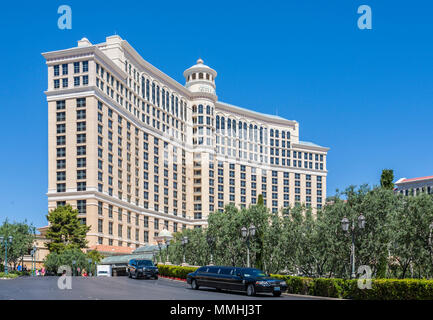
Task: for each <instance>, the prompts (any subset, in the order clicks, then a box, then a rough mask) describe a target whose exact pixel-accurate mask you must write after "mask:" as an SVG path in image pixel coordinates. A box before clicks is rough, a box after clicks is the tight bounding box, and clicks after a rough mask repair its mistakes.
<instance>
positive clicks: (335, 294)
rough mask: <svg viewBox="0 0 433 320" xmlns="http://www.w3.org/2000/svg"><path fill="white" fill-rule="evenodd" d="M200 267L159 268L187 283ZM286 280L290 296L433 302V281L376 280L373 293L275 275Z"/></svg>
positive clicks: (335, 282) (346, 283)
mask: <svg viewBox="0 0 433 320" xmlns="http://www.w3.org/2000/svg"><path fill="white" fill-rule="evenodd" d="M196 269H197V267H182V266H171V265H161V264H159V265H158V270H159V274H160V275H162V276H167V277H174V278H181V279H186V276H187V274H188V273H190V272H194V271H195V270H196ZM271 276H272V277H274V278H278V279H281V280H285V281H286V283H287V287H288V290H287V293H292V294H302V295H312V296H321V297H330V298H343V299H357V300H431V299H433V280H419V279H373V280H372V284H371V289H360V288H359V287H358V280H347V279H329V278H308V277H296V276H288V275H279V274H271Z"/></svg>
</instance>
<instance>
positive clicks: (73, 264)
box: [72, 260, 77, 276]
mask: <svg viewBox="0 0 433 320" xmlns="http://www.w3.org/2000/svg"><path fill="white" fill-rule="evenodd" d="M76 263H77V261H75V260H72V270H74V272H73V275H74V276H75V264H76Z"/></svg>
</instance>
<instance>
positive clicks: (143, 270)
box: [128, 259, 158, 279]
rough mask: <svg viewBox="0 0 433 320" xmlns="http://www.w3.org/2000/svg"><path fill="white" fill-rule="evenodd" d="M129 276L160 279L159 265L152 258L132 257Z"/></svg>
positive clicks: (129, 264)
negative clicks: (140, 258) (139, 258)
mask: <svg viewBox="0 0 433 320" xmlns="http://www.w3.org/2000/svg"><path fill="white" fill-rule="evenodd" d="M128 277H129V278H135V279H137V278H155V279H158V267H156V266H155V265H154V264H153V262H152V260H137V259H131V260H129V263H128Z"/></svg>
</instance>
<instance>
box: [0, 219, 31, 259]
mask: <svg viewBox="0 0 433 320" xmlns="http://www.w3.org/2000/svg"><path fill="white" fill-rule="evenodd" d="M34 234H35V227H34V226H33V225H31V224H30V225H29V224H27V221H24V222H13V223H10V222H9V221H8V220H7V219H6V220H5V221H4V222H3V224H2V225H1V226H0V236H3V237H4V238H7V237H9V236H12V243H8V248H7V249H8V264H9V263H11V264H13V265H14V266H15V265H16V264H18V263H19V260H20V259H21V258H22V257H23V256H24V255H26V254H28V251H29V250H30V248H31V247H32V244H33V240H34ZM0 252H1V254H0V262H1V263H2V264H3V263H4V262H3V261H4V258H5V257H4V252H5V245H4V243H0Z"/></svg>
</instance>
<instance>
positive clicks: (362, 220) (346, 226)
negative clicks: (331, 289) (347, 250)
mask: <svg viewBox="0 0 433 320" xmlns="http://www.w3.org/2000/svg"><path fill="white" fill-rule="evenodd" d="M349 225H350V221H349V219H347V218H346V217H344V218H343V219H342V220H341V228H342V229H343V231H344V232H348V231H349ZM358 228H359V229H364V228H365V217H364V216H363V215H362V214H360V215H359V217H358ZM351 232H352V248H351V255H350V259H351V260H352V274H351V278H352V279H355V278H356V272H355V220H354V219H353V220H352V227H351Z"/></svg>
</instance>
